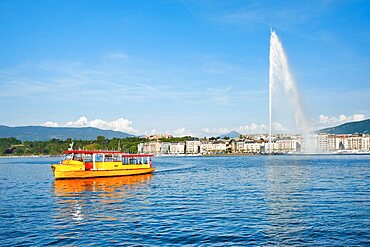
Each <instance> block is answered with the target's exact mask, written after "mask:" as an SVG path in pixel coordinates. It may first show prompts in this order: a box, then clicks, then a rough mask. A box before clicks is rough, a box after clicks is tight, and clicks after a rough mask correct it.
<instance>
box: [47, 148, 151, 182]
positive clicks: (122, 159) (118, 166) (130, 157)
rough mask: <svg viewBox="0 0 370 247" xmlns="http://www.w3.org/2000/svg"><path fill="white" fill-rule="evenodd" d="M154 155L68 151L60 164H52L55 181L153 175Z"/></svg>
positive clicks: (64, 153)
mask: <svg viewBox="0 0 370 247" xmlns="http://www.w3.org/2000/svg"><path fill="white" fill-rule="evenodd" d="M152 157H153V155H152V154H126V153H122V152H118V151H98V150H91V151H90V150H88V151H86V150H66V151H64V152H63V159H62V161H61V162H60V164H52V165H51V169H52V170H53V173H54V177H55V179H68V178H94V177H114V176H127V175H139V174H147V173H152V172H153V171H154V170H155V168H154V167H153V166H152Z"/></svg>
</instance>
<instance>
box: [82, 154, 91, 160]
mask: <svg viewBox="0 0 370 247" xmlns="http://www.w3.org/2000/svg"><path fill="white" fill-rule="evenodd" d="M83 158H84V162H91V161H92V156H91V154H85V155H84V156H83Z"/></svg>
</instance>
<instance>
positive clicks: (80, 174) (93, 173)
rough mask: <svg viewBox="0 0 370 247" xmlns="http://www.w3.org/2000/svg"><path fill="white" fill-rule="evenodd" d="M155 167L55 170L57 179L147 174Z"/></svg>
mask: <svg viewBox="0 0 370 247" xmlns="http://www.w3.org/2000/svg"><path fill="white" fill-rule="evenodd" d="M154 170H155V168H139V169H120V170H90V171H56V170H54V177H55V179H70V178H97V177H118V176H130V175H139V174H147V173H152V172H154Z"/></svg>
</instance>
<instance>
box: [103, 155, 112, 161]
mask: <svg viewBox="0 0 370 247" xmlns="http://www.w3.org/2000/svg"><path fill="white" fill-rule="evenodd" d="M104 161H105V162H111V161H113V156H112V155H105V159H104Z"/></svg>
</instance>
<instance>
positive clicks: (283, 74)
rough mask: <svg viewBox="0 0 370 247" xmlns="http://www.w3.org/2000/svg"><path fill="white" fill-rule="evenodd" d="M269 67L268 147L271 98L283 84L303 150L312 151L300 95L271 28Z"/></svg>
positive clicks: (271, 120)
mask: <svg viewBox="0 0 370 247" xmlns="http://www.w3.org/2000/svg"><path fill="white" fill-rule="evenodd" d="M269 59H270V68H269V147H270V153H271V152H272V123H273V119H272V111H273V109H272V107H273V100H276V96H277V95H275V92H276V89H277V87H278V86H279V85H280V86H283V88H284V91H285V93H286V94H287V95H288V98H289V101H290V103H291V106H292V110H293V112H294V119H295V123H296V127H297V130H298V131H299V132H300V134H302V136H303V148H304V151H305V152H313V150H314V148H313V141H312V140H311V137H310V128H309V125H308V122H307V119H306V116H305V113H304V110H303V106H302V102H301V97H300V95H299V92H298V89H297V85H296V82H295V81H294V79H293V77H292V74H291V72H290V70H289V65H288V59H287V56H286V54H285V52H284V49H283V46H282V44H281V42H280V40H279V38H278V36H277V35H276V33H275V31H273V30H271V37H270V57H269Z"/></svg>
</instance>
